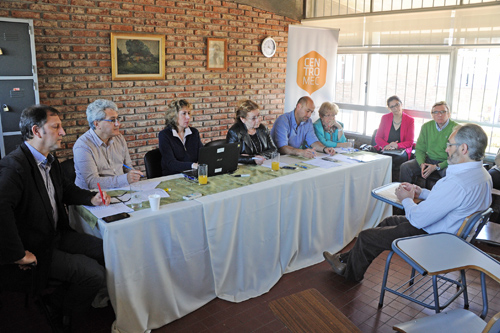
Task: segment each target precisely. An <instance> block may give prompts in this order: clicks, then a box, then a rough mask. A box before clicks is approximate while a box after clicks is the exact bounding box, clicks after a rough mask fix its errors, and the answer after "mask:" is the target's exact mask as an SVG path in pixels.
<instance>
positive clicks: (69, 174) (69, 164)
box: [61, 158, 76, 183]
mask: <svg viewBox="0 0 500 333" xmlns="http://www.w3.org/2000/svg"><path fill="white" fill-rule="evenodd" d="M61 171H62V173H63V176H64V177H66V178H67V179H69V180H70V181H71V182H73V183H74V182H75V179H76V172H75V162H74V161H73V159H72V158H68V159H67V160H66V161H64V162H61Z"/></svg>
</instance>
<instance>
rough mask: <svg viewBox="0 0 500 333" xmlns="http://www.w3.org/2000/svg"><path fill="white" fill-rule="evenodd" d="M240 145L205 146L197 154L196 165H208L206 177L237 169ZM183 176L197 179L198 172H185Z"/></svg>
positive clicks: (236, 143)
mask: <svg viewBox="0 0 500 333" xmlns="http://www.w3.org/2000/svg"><path fill="white" fill-rule="evenodd" d="M240 146H241V143H238V142H235V143H225V144H222V145H218V146H206V147H202V148H200V150H199V152H198V164H207V165H208V176H209V177H212V176H216V175H222V174H225V173H228V172H233V171H235V170H236V169H237V168H238V157H239V156H240ZM182 173H183V174H185V175H187V176H189V177H193V178H196V179H197V178H198V170H186V171H183V172H182Z"/></svg>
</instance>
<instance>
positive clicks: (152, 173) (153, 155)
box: [144, 148, 162, 179]
mask: <svg viewBox="0 0 500 333" xmlns="http://www.w3.org/2000/svg"><path fill="white" fill-rule="evenodd" d="M144 165H145V166H146V175H147V176H148V179H151V178H156V177H161V176H162V171H161V153H160V148H155V149H153V150H150V151H148V152H147V153H146V155H144Z"/></svg>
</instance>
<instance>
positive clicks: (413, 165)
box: [399, 158, 446, 184]
mask: <svg viewBox="0 0 500 333" xmlns="http://www.w3.org/2000/svg"><path fill="white" fill-rule="evenodd" d="M441 162H442V161H436V160H431V159H429V158H426V159H425V163H429V164H438V163H441ZM432 174H433V175H436V174H437V175H439V178H443V177H444V176H446V168H444V169H441V170H439V171H434V172H433V173H432ZM420 175H422V169H420V165H418V162H417V160H416V159H413V160H409V161H408V162H405V163H403V164H401V168H400V170H399V181H400V182H401V183H410V184H414V183H415V178H416V177H417V176H420Z"/></svg>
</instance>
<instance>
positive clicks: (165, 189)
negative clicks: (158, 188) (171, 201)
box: [163, 188, 172, 192]
mask: <svg viewBox="0 0 500 333" xmlns="http://www.w3.org/2000/svg"><path fill="white" fill-rule="evenodd" d="M163 190H164V191H165V192H169V191H172V189H171V188H164V189H163Z"/></svg>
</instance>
